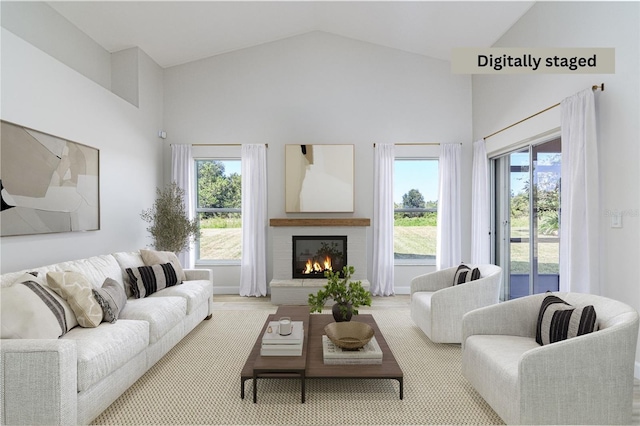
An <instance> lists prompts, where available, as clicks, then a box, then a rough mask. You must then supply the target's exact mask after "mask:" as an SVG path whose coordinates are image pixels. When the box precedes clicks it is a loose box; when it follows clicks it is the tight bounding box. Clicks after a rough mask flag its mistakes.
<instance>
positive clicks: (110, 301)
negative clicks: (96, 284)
mask: <svg viewBox="0 0 640 426" xmlns="http://www.w3.org/2000/svg"><path fill="white" fill-rule="evenodd" d="M93 296H94V297H95V298H96V300H97V302H98V303H99V304H100V307H101V308H102V313H103V315H102V319H103V320H104V321H108V322H110V323H114V322H116V320H117V319H118V315H120V311H121V310H122V308H124V305H125V304H126V303H127V295H126V294H125V292H124V288H122V287H120V284H118V283H117V282H116V281H115V280H113V279H111V278H107V279H106V280H104V283H102V287H101V288H98V289H93Z"/></svg>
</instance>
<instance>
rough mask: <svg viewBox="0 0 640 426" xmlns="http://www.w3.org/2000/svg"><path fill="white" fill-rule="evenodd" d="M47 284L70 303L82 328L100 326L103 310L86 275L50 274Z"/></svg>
mask: <svg viewBox="0 0 640 426" xmlns="http://www.w3.org/2000/svg"><path fill="white" fill-rule="evenodd" d="M47 282H48V283H49V287H51V288H52V289H53V290H54V291H55V292H56V293H58V294H59V295H60V296H62V297H63V298H64V299H65V300H66V301H67V303H69V306H71V309H73V312H74V313H75V314H76V318H77V320H78V324H80V326H81V327H97V326H98V325H100V322H102V315H103V313H102V308H101V307H100V304H99V303H98V301H97V300H96V299H95V297H93V287H92V286H91V283H89V281H87V279H86V278H85V276H84V275H82V274H80V273H78V272H48V273H47Z"/></svg>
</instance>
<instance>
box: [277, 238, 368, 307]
mask: <svg viewBox="0 0 640 426" xmlns="http://www.w3.org/2000/svg"><path fill="white" fill-rule="evenodd" d="M294 235H311V236H323V235H326V236H331V235H346V236H347V264H348V265H351V266H353V267H354V268H355V272H354V274H353V275H352V277H351V278H352V279H353V280H356V281H357V280H360V281H362V285H363V287H364V288H366V289H367V290H368V289H369V281H368V280H367V228H366V227H364V226H284V227H279V226H278V227H274V228H273V247H272V249H273V280H271V282H270V283H269V288H270V291H271V302H272V303H273V304H276V305H306V304H307V299H308V297H309V294H310V293H315V292H317V291H318V289H320V288H321V287H322V286H324V285H325V284H326V283H327V280H326V279H325V278H305V279H299V278H298V279H294V278H292V276H293V273H292V270H291V269H292V266H291V265H292V260H293V259H292V256H293V236H294Z"/></svg>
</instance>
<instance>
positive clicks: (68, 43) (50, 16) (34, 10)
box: [0, 1, 111, 89]
mask: <svg viewBox="0 0 640 426" xmlns="http://www.w3.org/2000/svg"><path fill="white" fill-rule="evenodd" d="M0 9H1V10H2V26H3V27H4V28H6V29H8V30H9V31H11V32H13V33H14V34H16V35H17V36H18V37H20V38H22V39H23V40H26V41H28V42H29V43H31V44H33V45H34V46H36V47H38V48H39V49H41V50H43V51H45V52H47V53H48V54H49V55H51V56H53V57H54V58H56V59H57V60H59V61H60V62H63V63H65V64H67V65H68V66H69V67H71V68H73V69H75V70H76V71H78V72H79V73H81V74H83V75H84V76H86V77H87V78H89V79H91V80H93V81H95V82H96V83H98V84H99V85H101V86H103V87H105V88H107V89H110V88H111V55H110V54H109V52H107V51H106V50H104V49H103V48H102V46H100V45H99V44H98V43H96V42H95V41H93V39H91V38H90V37H89V36H88V35H86V34H85V33H83V32H82V31H80V30H79V29H78V28H77V27H75V26H73V25H71V24H70V23H69V21H68V20H67V19H66V18H64V17H63V16H62V15H60V14H59V13H58V12H56V11H55V10H54V9H53V8H52V7H51V6H49V5H48V4H46V3H44V2H39V1H33V2H32V1H28V2H25V1H10V2H6V1H3V2H2V4H0Z"/></svg>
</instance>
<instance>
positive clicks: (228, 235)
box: [196, 160, 242, 260]
mask: <svg viewBox="0 0 640 426" xmlns="http://www.w3.org/2000/svg"><path fill="white" fill-rule="evenodd" d="M196 170H197V187H198V195H197V204H196V211H197V213H198V220H199V222H200V239H199V241H198V249H197V252H198V259H201V260H240V258H241V255H242V213H241V210H240V209H241V207H242V193H241V190H242V181H241V176H240V172H241V162H240V160H196Z"/></svg>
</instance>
